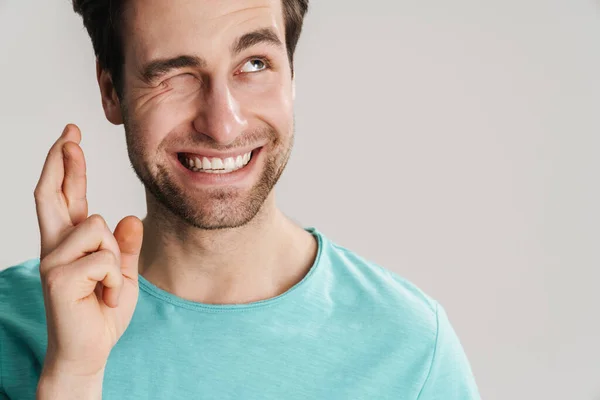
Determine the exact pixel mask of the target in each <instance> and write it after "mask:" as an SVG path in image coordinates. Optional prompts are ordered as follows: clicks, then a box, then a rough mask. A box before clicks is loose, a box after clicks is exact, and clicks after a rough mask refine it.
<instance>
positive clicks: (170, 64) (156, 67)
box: [142, 28, 283, 82]
mask: <svg viewBox="0 0 600 400" xmlns="http://www.w3.org/2000/svg"><path fill="white" fill-rule="evenodd" d="M261 43H264V44H267V45H271V46H274V47H277V48H281V47H283V43H282V42H281V40H280V39H279V37H278V36H277V34H276V33H275V31H273V29H271V28H262V29H257V30H255V31H251V32H248V33H245V34H244V35H242V36H240V37H239V38H238V39H237V40H236V41H235V42H234V43H233V45H232V46H231V49H230V51H231V53H232V54H233V55H238V54H239V53H241V52H242V51H244V50H246V49H248V48H250V47H253V46H256V45H258V44H261ZM206 64H207V63H206V61H205V60H204V59H203V58H201V57H197V56H190V55H181V56H177V57H173V58H165V59H158V60H154V61H151V62H149V63H148V64H146V65H145V66H144V67H143V68H142V77H143V79H144V81H146V82H153V81H155V80H156V79H158V78H160V77H161V76H163V75H165V74H167V73H168V72H170V71H172V70H176V69H181V68H204V67H206Z"/></svg>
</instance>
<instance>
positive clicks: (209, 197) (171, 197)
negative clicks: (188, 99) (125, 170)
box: [124, 118, 295, 230]
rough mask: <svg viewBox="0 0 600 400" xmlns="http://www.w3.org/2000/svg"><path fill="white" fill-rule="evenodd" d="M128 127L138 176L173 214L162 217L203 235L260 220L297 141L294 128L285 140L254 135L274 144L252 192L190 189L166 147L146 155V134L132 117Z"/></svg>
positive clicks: (126, 123) (130, 151) (266, 149)
mask: <svg viewBox="0 0 600 400" xmlns="http://www.w3.org/2000/svg"><path fill="white" fill-rule="evenodd" d="M124 126H125V136H126V139H127V151H128V154H129V160H130V162H131V166H132V168H133V170H134V172H135V174H136V175H137V177H138V179H139V180H140V181H141V182H142V184H143V185H144V187H145V188H146V190H147V192H148V193H149V194H150V195H151V196H153V197H154V199H155V200H156V201H157V202H158V203H159V204H160V205H161V206H162V208H163V209H164V211H166V212H167V213H168V214H171V215H163V216H162V217H166V218H172V217H176V218H179V219H180V220H181V221H182V222H184V224H187V225H189V226H193V227H195V228H198V229H203V230H217V229H231V228H237V227H241V226H244V225H246V224H248V223H249V222H251V221H252V220H253V219H254V218H255V217H256V215H257V214H258V213H259V211H260V210H261V208H262V206H263V205H264V204H265V200H266V199H267V197H268V196H269V194H270V193H271V191H272V190H273V188H274V187H275V185H276V184H277V182H278V181H279V178H280V177H281V174H282V173H283V171H284V169H285V167H286V165H287V163H288V161H289V158H290V155H291V151H292V147H293V144H294V136H295V134H294V128H293V125H292V127H291V128H290V132H289V135H285V136H284V137H283V138H282V137H281V136H279V135H277V133H276V132H275V130H274V129H273V128H270V127H269V128H267V129H263V130H262V131H260V132H255V133H254V134H252V135H250V136H251V137H253V138H268V139H269V142H268V144H266V145H265V146H264V147H263V148H262V150H261V153H264V154H262V156H263V158H264V160H263V162H262V163H263V166H262V171H261V172H260V177H259V179H258V181H257V183H256V184H254V186H253V187H251V188H250V189H245V190H242V189H239V188H235V187H227V186H226V187H221V188H210V189H209V188H205V189H202V190H189V189H188V190H186V188H184V187H181V185H178V184H177V183H176V181H175V180H174V179H173V178H172V172H171V169H172V165H171V164H170V162H169V161H168V160H166V159H165V157H164V155H165V153H164V152H161V151H160V149H161V147H162V145H161V146H159V151H157V152H156V155H155V156H151V155H150V154H146V151H145V150H144V146H143V143H142V142H141V138H143V137H144V135H143V132H142V131H141V130H140V129H138V128H137V126H136V125H135V124H134V123H131V121H130V120H128V119H127V118H125V121H124ZM263 140H264V139H263ZM161 155H163V157H161ZM198 173H202V172H198ZM159 218H160V216H159Z"/></svg>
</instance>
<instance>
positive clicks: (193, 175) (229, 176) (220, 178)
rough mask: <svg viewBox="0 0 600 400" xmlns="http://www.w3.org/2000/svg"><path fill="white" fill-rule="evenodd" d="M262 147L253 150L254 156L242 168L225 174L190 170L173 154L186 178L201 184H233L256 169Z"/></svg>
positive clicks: (245, 177)
mask: <svg viewBox="0 0 600 400" xmlns="http://www.w3.org/2000/svg"><path fill="white" fill-rule="evenodd" d="M262 149H263V148H262V147H259V148H258V149H255V150H253V151H252V158H251V159H250V162H248V164H246V165H245V166H243V167H242V168H240V169H238V170H235V171H233V172H228V173H224V174H219V173H206V172H194V171H190V170H189V169H187V168H186V167H184V166H183V164H182V163H181V162H180V161H179V158H178V157H177V154H175V155H174V156H173V159H174V160H175V161H174V162H175V163H176V164H177V165H178V169H179V170H180V171H181V172H182V173H183V174H184V176H185V178H186V179H189V180H191V181H193V182H194V183H196V184H200V185H232V184H237V183H241V182H243V181H245V180H247V179H248V178H249V177H250V176H251V175H252V173H253V171H254V170H255V169H256V165H257V162H258V157H259V156H260V154H262Z"/></svg>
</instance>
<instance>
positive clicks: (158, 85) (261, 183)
mask: <svg viewBox="0 0 600 400" xmlns="http://www.w3.org/2000/svg"><path fill="white" fill-rule="evenodd" d="M123 20H124V21H125V23H124V26H123V38H124V39H123V50H124V56H125V65H124V69H123V95H122V99H121V101H120V106H114V107H111V106H110V104H108V105H107V103H110V100H107V98H110V97H112V98H113V100H114V93H113V94H112V95H106V94H105V95H104V97H105V104H104V106H105V110H106V113H107V116H108V118H109V120H111V121H112V122H116V123H119V122H121V121H122V122H123V123H124V124H125V131H126V136H127V146H128V151H129V157H130V160H131V163H132V166H133V168H134V170H135V172H136V174H137V175H138V177H139V178H140V179H141V180H142V182H143V183H144V185H145V187H146V189H147V192H148V194H149V195H151V196H153V197H154V198H155V199H156V200H157V201H158V202H159V203H160V204H162V206H164V207H166V208H167V209H168V210H170V211H171V212H172V213H173V214H175V215H176V216H178V217H180V218H181V219H183V220H184V221H186V222H187V223H188V224H191V225H193V226H195V227H198V228H202V229H221V228H232V227H237V226H241V225H244V224H246V223H247V222H249V221H250V220H252V218H253V217H254V216H255V215H256V214H257V213H258V211H259V210H260V208H261V206H262V205H263V204H264V202H265V200H266V199H267V198H268V196H269V195H270V193H271V192H272V189H273V187H274V185H275V184H276V182H277V181H278V179H279V177H280V175H281V173H282V172H283V170H284V168H285V165H286V163H287V161H288V158H289V156H290V151H291V148H292V144H293V84H292V76H291V69H290V65H289V60H288V56H287V52H286V47H285V36H284V35H285V26H284V20H283V11H282V5H281V0H244V1H240V0H219V1H213V0H194V1H191V0H131V1H129V2H127V4H126V6H125V10H124V14H123ZM117 103H119V102H117V101H115V104H117Z"/></svg>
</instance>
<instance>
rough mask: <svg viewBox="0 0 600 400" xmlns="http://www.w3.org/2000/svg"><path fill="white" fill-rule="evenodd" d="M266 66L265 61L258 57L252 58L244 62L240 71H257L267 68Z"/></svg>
mask: <svg viewBox="0 0 600 400" xmlns="http://www.w3.org/2000/svg"><path fill="white" fill-rule="evenodd" d="M267 67H268V64H267V61H265V60H263V59H260V58H253V59H251V60H248V62H246V64H244V66H243V67H242V69H240V72H258V71H262V70H263V69H267Z"/></svg>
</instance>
